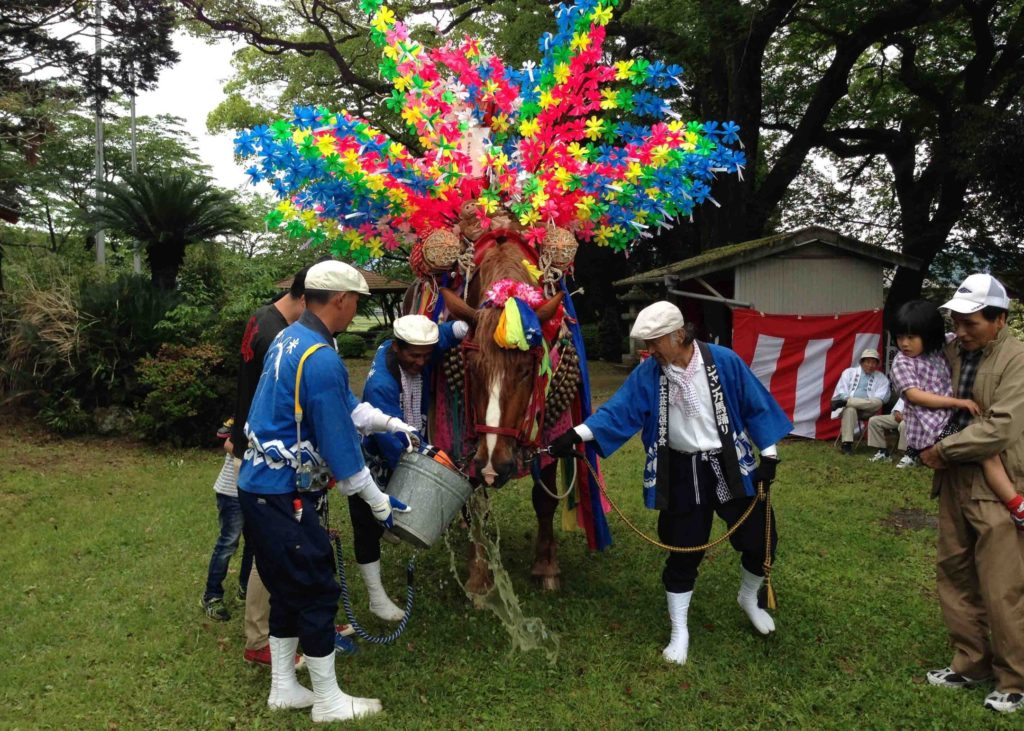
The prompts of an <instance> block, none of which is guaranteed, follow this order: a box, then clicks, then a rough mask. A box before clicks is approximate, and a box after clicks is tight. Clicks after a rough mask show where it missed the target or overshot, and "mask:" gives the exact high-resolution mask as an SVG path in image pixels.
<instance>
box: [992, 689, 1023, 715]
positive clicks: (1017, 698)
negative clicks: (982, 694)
mask: <svg viewBox="0 0 1024 731" xmlns="http://www.w3.org/2000/svg"><path fill="white" fill-rule="evenodd" d="M1021 707H1024V693H1000V692H999V691H998V690H993V691H992V692H991V693H989V694H988V696H987V697H986V698H985V708H987V709H989V710H990V711H998V712H999V713H1016V712H1017V711H1019V710H1020V709H1021Z"/></svg>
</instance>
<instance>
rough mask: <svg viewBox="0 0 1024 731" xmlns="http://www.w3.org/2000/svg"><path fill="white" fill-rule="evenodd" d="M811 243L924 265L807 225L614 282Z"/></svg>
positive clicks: (687, 275)
mask: <svg viewBox="0 0 1024 731" xmlns="http://www.w3.org/2000/svg"><path fill="white" fill-rule="evenodd" d="M808 244H824V245H825V246H831V247H833V248H835V249H840V250H842V251H845V252H847V253H849V254H851V255H852V256H857V257H860V258H862V259H870V260H872V261H877V262H878V263H880V264H884V265H886V266H905V267H910V268H912V269H918V268H920V266H921V263H920V262H919V261H918V260H917V259H914V258H912V257H909V256H904V255H903V254H900V253H898V252H895V251H890V250H889V249H886V248H883V247H881V246H876V245H874V244H868V243H865V242H863V241H859V240H857V239H854V238H851V237H849V236H843V235H842V234H840V233H839V232H837V231H833V230H832V229H830V228H825V227H824V226H807V227H805V228H801V229H797V230H796V231H789V232H787V233H780V234H774V235H772V236H766V237H764V238H762V239H753V240H751V241H744V242H742V243H739V244H731V245H729V246H722V247H720V248H717V249H710V250H709V251H705V252H703V253H702V254H699V255H698V256H693V257H690V258H689V259H683V260H682V261H677V262H675V263H673V264H668V265H667V266H663V267H659V268H657V269H652V270H650V271H648V272H641V273H639V274H634V275H633V276H631V277H626V278H625V279H620V280H618V281H616V282H614V285H615V286H616V287H628V286H631V285H634V284H645V283H652V282H659V281H661V279H662V277H665V276H675V277H680V278H683V279H691V278H693V277H702V276H704V275H705V274H711V273H713V272H718V271H721V270H723V269H731V268H732V267H735V266H738V265H740V264H748V263H750V262H753V261H757V260H758V259H764V258H766V257H769V256H774V255H776V254H780V253H782V252H784V251H790V250H792V249H796V248H799V247H801V246H807V245H808Z"/></svg>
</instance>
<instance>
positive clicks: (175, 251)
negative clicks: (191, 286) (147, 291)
mask: <svg viewBox="0 0 1024 731" xmlns="http://www.w3.org/2000/svg"><path fill="white" fill-rule="evenodd" d="M146 257H147V258H148V259H149V271H150V276H151V281H152V282H153V286H154V287H157V288H159V289H164V290H171V289H174V287H175V285H176V284H177V281H178V270H180V269H181V264H182V262H184V261H185V243H184V242H183V241H161V242H159V243H150V244H149V245H147V246H146Z"/></svg>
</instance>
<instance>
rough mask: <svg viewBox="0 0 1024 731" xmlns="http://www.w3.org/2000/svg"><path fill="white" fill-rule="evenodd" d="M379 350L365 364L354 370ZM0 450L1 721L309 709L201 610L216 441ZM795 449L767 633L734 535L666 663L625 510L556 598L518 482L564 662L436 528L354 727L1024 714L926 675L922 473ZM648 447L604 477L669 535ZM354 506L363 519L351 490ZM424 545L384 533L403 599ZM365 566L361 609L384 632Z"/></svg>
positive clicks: (787, 449)
mask: <svg viewBox="0 0 1024 731" xmlns="http://www.w3.org/2000/svg"><path fill="white" fill-rule="evenodd" d="M365 365H366V364H364V363H360V362H354V363H350V367H351V369H352V371H353V380H354V381H355V382H357V383H358V382H359V380H360V378H361V376H360V375H359V374H361V373H364V372H365ZM621 378H622V372H619V371H617V370H615V369H613V368H611V367H607V366H598V367H597V368H595V374H594V382H595V390H596V391H597V393H598V394H599V395H600V396H601V397H606V396H607V395H608V393H610V392H611V390H612V389H613V388H614V383H615V382H616V379H619V380H621ZM0 456H2V457H3V459H2V460H0V531H2V535H3V539H2V540H0V576H2V577H3V592H2V594H0V617H2V618H3V622H2V624H0V638H2V645H0V646H2V647H3V648H4V652H3V657H2V660H0V728H5V729H6V728H22V729H29V728H33V729H34V728H61V729H63V728H85V729H103V728H110V729H113V728H121V729H127V728H147V729H149V728H167V729H170V728H217V729H220V728H272V729H277V728H308V727H309V726H310V723H309V716H308V713H304V712H299V711H295V712H281V713H271V712H269V711H268V710H267V708H266V705H265V701H266V693H267V690H268V687H269V676H268V672H267V671H266V670H265V669H262V668H255V667H250V666H248V665H246V664H245V663H243V662H242V661H241V656H242V649H243V632H242V621H241V619H242V618H241V614H242V608H241V606H238V605H234V604H231V603H229V606H231V609H232V611H233V612H234V615H235V616H233V617H232V619H231V621H230V622H227V623H216V622H212V621H210V620H208V619H206V617H205V616H204V615H203V614H202V612H201V610H200V609H199V606H198V601H199V596H200V594H201V593H202V590H203V584H204V580H205V572H206V565H207V562H208V560H209V555H210V550H211V548H212V546H213V542H214V540H215V538H216V532H217V530H216V517H215V507H214V497H213V492H212V490H211V485H212V482H213V480H214V477H215V476H216V473H217V471H218V469H219V465H220V460H221V458H220V456H219V454H217V453H216V452H213V451H171V450H160V449H154V448H152V447H148V446H146V445H141V444H136V443H131V442H125V441H111V440H100V439H75V440H60V439H57V438H55V437H53V436H50V435H48V434H46V433H43V432H41V431H39V430H38V429H35V428H33V427H31V426H28V425H21V426H18V427H15V428H12V429H8V430H5V432H4V433H3V434H2V435H0ZM782 456H783V459H784V464H783V465H782V467H781V468H780V477H779V482H778V484H777V487H776V488H775V492H774V495H775V503H776V508H777V512H778V519H779V529H780V533H781V542H780V549H779V557H778V562H777V568H776V572H775V577H776V586H777V589H778V592H779V603H780V607H779V610H778V612H777V613H776V621H777V624H778V626H779V631H778V632H777V633H776V634H775V636H773V637H771V638H768V639H765V638H761V637H760V636H756V635H755V634H754V633H753V631H752V630H751V628H750V625H749V623H748V621H747V620H746V618H745V616H744V615H743V614H742V612H741V611H740V609H739V608H738V607H737V605H736V599H735V597H736V588H737V582H738V576H737V574H738V567H737V559H736V555H735V553H733V551H732V549H731V548H729V547H726V548H724V549H723V550H720V551H719V552H717V553H716V554H715V555H713V556H711V557H709V558H708V559H706V560H705V563H704V564H703V567H702V569H703V571H702V574H701V578H700V580H699V582H698V585H697V590H696V592H695V594H694V599H693V605H692V608H691V613H690V628H691V647H690V662H689V664H688V665H686V666H685V667H681V668H680V667H673V666H669V665H668V664H666V663H665V662H664V661H663V660H662V658H661V648H662V647H663V646H664V644H665V642H666V641H667V637H668V619H667V614H666V609H665V600H664V594H663V591H662V588H661V584H660V578H659V577H660V570H661V565H662V561H663V555H662V554H661V553H660V552H658V551H657V550H654V549H652V548H651V547H649V546H647V545H645V544H643V543H641V542H640V540H639V539H637V538H636V537H635V536H634V535H632V534H631V533H630V532H629V531H628V530H627V529H626V528H625V526H623V525H622V523H621V522H619V521H618V519H617V518H616V517H615V516H614V515H611V516H609V520H610V522H611V526H612V531H613V535H614V538H615V545H614V546H613V547H612V548H611V549H610V550H608V551H606V552H604V553H601V554H592V553H589V552H588V551H587V550H586V547H585V542H584V540H583V537H582V535H581V534H579V533H575V534H562V536H561V540H562V545H561V551H560V556H561V561H562V571H563V590H562V592H561V593H560V594H541V593H540V592H539V591H537V590H536V589H534V588H533V586H532V585H531V584H530V582H529V579H528V572H529V566H530V561H531V558H532V535H533V532H534V521H533V517H532V510H531V508H530V499H529V492H528V489H527V485H526V484H525V483H524V482H520V483H516V484H514V485H510V486H508V487H506V488H504V489H503V490H502V491H501V492H500V493H499V494H498V495H497V499H496V500H495V501H494V515H495V517H496V520H497V522H498V523H499V524H500V526H501V528H502V540H503V556H504V559H505V563H506V566H507V567H508V568H509V570H510V572H511V574H512V577H513V579H514V581H515V583H516V589H517V592H518V594H519V596H520V599H521V600H522V602H523V605H524V608H525V610H526V612H527V614H529V615H536V616H540V617H542V618H543V619H544V621H545V622H546V623H547V625H548V626H549V627H550V628H552V629H554V630H556V631H557V632H558V633H559V634H560V636H561V651H560V654H559V656H558V660H557V663H556V664H555V665H553V666H552V665H549V664H548V663H547V661H546V660H545V658H544V656H543V654H542V653H536V652H535V653H528V654H510V653H509V650H508V639H507V636H506V635H505V633H504V630H503V629H502V628H501V627H500V626H499V625H498V624H497V622H496V621H495V620H494V618H493V617H492V616H491V615H490V614H487V613H480V612H476V611H474V610H473V609H471V608H470V605H469V603H468V602H467V601H466V599H465V598H464V596H463V595H462V593H461V590H460V589H459V587H458V586H457V585H456V583H455V582H454V581H453V578H452V576H451V574H450V572H449V569H448V563H449V556H448V553H447V551H446V550H445V548H444V546H443V545H439V546H437V547H435V548H434V549H433V550H431V551H429V552H426V553H424V554H423V555H421V557H420V559H419V564H418V574H417V583H418V586H419V593H418V596H417V602H416V608H415V615H414V618H413V620H412V622H411V623H410V625H409V628H408V631H407V632H406V634H405V635H404V636H403V637H402V638H401V639H400V641H399V642H398V644H397V645H395V646H392V647H376V646H371V645H368V644H365V643H362V644H361V645H360V651H359V653H358V654H357V655H355V656H354V657H347V658H340V659H339V660H338V671H339V678H340V681H341V683H342V686H343V687H344V688H345V689H346V690H348V691H350V692H353V693H356V694H359V695H374V696H378V697H380V698H382V699H383V701H384V707H385V709H386V714H384V715H383V716H381V717H379V718H377V719H371V720H369V721H365V722H362V723H353V724H349V727H351V728H378V729H384V728H472V727H481V726H482V727H490V728H516V729H532V728H541V727H552V728H558V727H575V728H600V729H615V728H622V727H646V728H669V727H671V728H680V727H687V728H724V727H739V728H756V727H776V728H777V727H788V726H795V727H801V728H858V729H862V728H894V727H898V728H993V727H1000V728H1017V727H1019V725H1020V721H1021V719H1019V718H1013V717H1010V718H1006V719H1004V718H997V717H996V716H994V715H993V714H990V713H988V712H985V711H983V709H982V708H981V701H982V699H983V697H984V694H985V692H986V691H984V690H975V691H966V692H962V693H957V692H951V691H945V690H942V689H935V688H931V687H930V686H928V685H926V684H925V683H924V671H925V670H926V669H928V668H930V667H937V666H942V665H945V664H946V663H947V661H948V660H949V657H950V650H949V647H948V645H947V640H946V634H945V632H944V630H943V625H942V622H941V619H940V616H939V610H938V605H937V603H936V599H935V593H934V567H933V554H934V544H935V532H934V529H933V528H931V527H927V526H926V527H923V528H920V529H900V528H899V527H898V526H895V525H894V524H893V521H891V520H890V517H891V516H892V515H893V512H894V511H898V510H906V511H911V512H910V513H909V514H910V515H916V514H917V512H916V511H924V513H926V514H928V515H931V514H933V513H934V510H935V504H934V503H932V502H931V501H929V500H928V498H927V492H928V473H926V471H924V470H907V471H900V470H896V469H894V468H893V467H891V466H882V465H874V464H869V463H868V462H867V460H866V457H867V456H868V454H867V452H862V453H859V454H858V455H857V457H856V458H853V459H847V458H843V457H841V456H840V455H839V454H838V453H837V452H836V451H835V450H833V449H832V448H831V447H830V446H829V445H826V444H816V443H808V442H802V441H800V442H793V443H791V444H790V443H787V444H785V445H784V446H783V448H782ZM640 459H641V452H640V449H639V444H638V442H637V441H636V440H634V441H633V442H631V443H630V444H629V445H628V446H627V447H626V448H624V449H623V450H622V452H621V453H619V454H617V455H616V456H615V457H614V458H613V459H611V460H610V461H608V462H607V463H606V465H605V468H606V474H607V478H608V484H609V489H610V492H611V494H612V495H613V497H614V498H615V499H616V500H617V502H619V504H620V505H621V506H622V507H623V508H624V509H626V510H627V511H628V514H629V515H630V516H631V517H632V518H634V519H636V520H637V521H638V522H639V523H640V524H641V525H644V526H645V527H646V528H647V529H648V530H649V531H650V532H652V533H653V532H654V523H655V514H654V513H653V512H652V511H646V510H644V509H643V508H642V507H641V503H640V486H639V472H640ZM339 518H340V519H342V520H343V521H344V524H345V525H347V517H346V516H345V514H344V508H343V507H342V506H341V503H336V505H335V520H338V519H339ZM454 542H455V543H456V544H457V546H459V547H461V546H463V545H464V538H462V537H461V536H459V537H457V538H456V539H455V541H454ZM347 547H348V542H346V548H347ZM349 555H350V553H349ZM408 555H409V551H408V550H407V549H405V548H404V547H403V548H394V547H390V546H385V549H384V565H385V581H386V584H387V585H388V586H389V588H391V589H392V594H395V595H397V594H399V593H400V591H399V590H400V588H401V586H402V582H403V571H402V567H403V566H404V563H405V560H406V559H407V557H408ZM238 558H239V557H238V556H236V558H235V559H234V560H233V561H232V570H233V571H234V570H236V569H237V560H238ZM234 576H235V574H234V573H232V575H231V576H229V584H230V582H231V579H232V578H233V577H234ZM353 584H354V585H353V594H354V600H355V604H356V610H357V613H358V615H359V616H360V618H361V619H363V620H364V621H367V623H368V624H370V625H371V626H373V627H375V628H378V629H381V630H383V629H384V627H382V626H380V625H376V624H374V623H373V622H371V621H369V617H368V612H367V611H366V610H365V608H364V607H365V595H364V593H363V589H362V585H361V582H359V580H358V579H357V580H355V581H354V582H353ZM301 677H302V679H303V680H304V679H305V675H304V674H302V675H301ZM1014 724H1016V725H1014Z"/></svg>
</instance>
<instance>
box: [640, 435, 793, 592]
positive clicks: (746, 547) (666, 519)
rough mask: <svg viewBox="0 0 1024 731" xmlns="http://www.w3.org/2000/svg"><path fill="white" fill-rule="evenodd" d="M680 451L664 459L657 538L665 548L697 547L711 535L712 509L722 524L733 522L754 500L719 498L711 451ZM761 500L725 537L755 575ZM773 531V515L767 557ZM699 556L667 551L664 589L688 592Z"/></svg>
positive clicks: (760, 548)
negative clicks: (665, 485) (663, 505)
mask: <svg viewBox="0 0 1024 731" xmlns="http://www.w3.org/2000/svg"><path fill="white" fill-rule="evenodd" d="M705 456H707V460H705V459H702V455H700V454H694V455H691V454H683V453H682V452H672V453H671V457H670V462H669V494H668V497H669V504H668V509H666V510H662V511H661V512H660V513H659V514H658V538H659V539H660V540H661V542H662V543H665V544H667V545H669V546H681V547H684V546H699V545H701V544H703V543H707V542H708V539H709V538H710V537H711V524H712V520H713V519H714V516H715V514H716V513H717V514H718V516H719V517H720V518H722V520H724V521H725V522H726V524H727V525H729V526H732V525H733V524H734V523H736V521H737V520H739V518H740V516H741V515H743V513H744V511H746V509H747V507H748V506H749V505H750V501H751V500H752V499H753V498H748V497H743V498H739V499H737V500H729V501H728V502H725V503H722V502H719V500H718V498H717V496H716V494H715V485H716V484H717V482H718V478H717V477H716V475H715V472H714V469H713V467H712V466H711V462H710V460H712V459H718V458H717V457H716V456H714V455H705ZM764 520H765V509H764V503H763V502H758V503H757V506H756V507H755V508H754V512H753V513H751V515H750V517H749V518H747V520H746V522H745V523H744V524H743V525H742V526H740V528H739V530H737V531H736V532H735V533H734V534H733V535H732V537H731V538H730V539H729V541H730V543H732V547H733V548H735V549H736V550H737V551H739V552H740V563H741V564H742V565H743V568H745V569H746V570H747V571H749V572H750V573H752V574H755V575H757V576H763V575H764V557H765V540H764ZM777 543H778V534H777V533H776V530H775V515H774V513H773V514H772V548H771V550H772V558H773V559H774V557H775V547H776V545H777ZM703 558H704V552H703V551H701V552H699V553H669V554H668V558H666V559H665V568H664V570H663V571H662V573H661V581H662V583H663V584H664V585H665V591H669V592H672V593H682V592H687V591H692V590H693V586H694V584H695V583H696V582H697V573H698V568H699V567H700V562H701V561H702V560H703Z"/></svg>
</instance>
